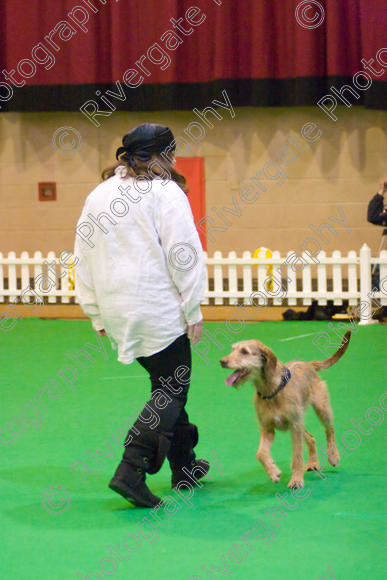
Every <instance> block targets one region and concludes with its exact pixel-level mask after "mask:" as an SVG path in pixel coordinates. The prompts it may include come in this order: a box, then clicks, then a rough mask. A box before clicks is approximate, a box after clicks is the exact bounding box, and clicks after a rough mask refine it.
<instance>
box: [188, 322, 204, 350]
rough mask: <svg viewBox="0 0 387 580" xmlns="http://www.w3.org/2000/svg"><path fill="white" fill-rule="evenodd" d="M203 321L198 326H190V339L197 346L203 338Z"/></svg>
mask: <svg viewBox="0 0 387 580" xmlns="http://www.w3.org/2000/svg"><path fill="white" fill-rule="evenodd" d="M202 330H203V319H202V320H201V321H200V322H197V323H196V324H192V325H191V326H188V338H189V339H191V340H192V342H193V344H197V343H198V342H199V340H200V338H201V336H202Z"/></svg>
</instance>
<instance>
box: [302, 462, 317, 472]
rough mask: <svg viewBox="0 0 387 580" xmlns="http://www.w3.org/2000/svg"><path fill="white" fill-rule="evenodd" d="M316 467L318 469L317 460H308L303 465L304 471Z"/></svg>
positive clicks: (314, 469)
mask: <svg viewBox="0 0 387 580" xmlns="http://www.w3.org/2000/svg"><path fill="white" fill-rule="evenodd" d="M317 469H319V463H318V461H317V460H312V461H310V460H309V461H308V463H306V464H305V467H304V470H305V471H316V470H317Z"/></svg>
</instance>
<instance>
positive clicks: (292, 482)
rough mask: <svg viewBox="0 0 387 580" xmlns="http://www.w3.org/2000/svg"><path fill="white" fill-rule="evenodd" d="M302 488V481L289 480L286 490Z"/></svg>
mask: <svg viewBox="0 0 387 580" xmlns="http://www.w3.org/2000/svg"><path fill="white" fill-rule="evenodd" d="M302 487H304V482H303V481H297V480H295V479H293V478H292V479H291V480H290V481H289V483H288V488H289V489H301V488H302Z"/></svg>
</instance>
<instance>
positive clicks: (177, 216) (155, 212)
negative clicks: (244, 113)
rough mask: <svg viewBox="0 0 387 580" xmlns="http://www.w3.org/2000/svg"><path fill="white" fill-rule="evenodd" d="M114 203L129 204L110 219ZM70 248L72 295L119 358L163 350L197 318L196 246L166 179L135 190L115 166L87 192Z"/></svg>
mask: <svg viewBox="0 0 387 580" xmlns="http://www.w3.org/2000/svg"><path fill="white" fill-rule="evenodd" d="M164 183H165V182H164ZM129 186H130V187H129ZM119 187H121V189H119ZM140 188H141V190H143V191H146V190H147V189H148V188H150V190H149V191H147V193H141V192H140ZM129 196H130V198H129ZM114 200H122V201H123V202H124V204H126V206H127V207H129V210H128V211H127V212H126V215H122V216H121V217H118V216H117V214H118V213H120V214H121V213H122V214H124V213H125V205H124V204H123V203H121V202H120V201H114ZM112 202H113V203H112ZM101 212H104V213H105V216H100V214H101ZM106 214H107V216H109V218H110V220H111V222H113V223H111V222H110V221H109V219H108V218H107V217H106ZM90 215H91V216H92V217H94V220H95V221H93V220H92V219H91V218H90ZM98 216H99V220H98V222H99V224H100V226H98V225H97V223H96V221H97V218H98ZM85 222H86V223H87V224H89V225H88V226H85V225H84V226H83V227H80V226H81V224H82V223H85ZM114 222H115V225H113V224H114ZM101 228H102V229H101ZM92 230H94V231H92ZM103 230H104V231H103ZM78 232H80V233H81V234H83V237H81V236H79V235H78ZM84 237H86V238H87V240H85V239H84ZM187 244H189V245H187ZM91 246H93V247H91ZM74 252H75V256H76V257H77V258H78V262H77V264H76V282H75V290H76V297H77V300H78V302H79V304H80V305H81V307H82V310H83V311H84V313H85V314H86V315H87V316H88V317H89V318H90V319H91V321H92V324H93V327H94V329H95V330H101V329H103V328H104V329H105V331H106V333H107V335H108V336H109V338H110V340H111V343H112V346H113V347H114V348H117V349H118V360H119V361H121V362H122V363H125V364H130V363H131V362H132V361H133V360H134V359H135V358H137V357H139V356H150V355H152V354H154V353H156V352H159V351H160V350H163V349H164V348H166V347H167V346H169V345H170V344H171V343H172V342H173V341H174V340H175V339H176V338H178V337H179V336H181V335H182V334H184V332H186V331H187V325H192V324H196V323H197V322H199V321H200V320H201V318H202V315H201V311H200V304H201V302H203V300H204V291H205V280H206V272H205V265H204V257H203V250H202V246H201V243H200V239H199V236H198V233H197V231H196V228H195V225H194V221H193V216H192V212H191V208H190V205H189V202H188V199H187V196H186V195H185V193H184V192H183V191H182V189H181V188H180V187H179V186H178V185H177V184H176V183H174V182H173V181H168V182H167V183H165V185H163V181H162V180H161V179H154V180H152V181H145V180H141V181H139V182H138V185H137V190H136V189H135V187H134V179H133V178H127V179H124V178H123V176H122V170H121V168H118V169H117V170H116V174H115V175H114V176H113V177H111V178H110V179H107V180H106V181H104V182H102V183H101V184H100V185H98V186H97V187H96V188H95V189H94V190H93V191H92V192H91V193H90V195H89V196H88V197H87V199H86V202H85V205H84V208H83V210H82V214H81V217H80V218H79V221H78V224H77V235H76V241H75V250H74Z"/></svg>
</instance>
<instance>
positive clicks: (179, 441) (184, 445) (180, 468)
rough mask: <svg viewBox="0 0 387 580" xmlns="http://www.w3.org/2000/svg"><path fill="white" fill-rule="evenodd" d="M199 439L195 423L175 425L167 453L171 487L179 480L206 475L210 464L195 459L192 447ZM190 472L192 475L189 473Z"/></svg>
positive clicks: (194, 478)
mask: <svg viewBox="0 0 387 580" xmlns="http://www.w3.org/2000/svg"><path fill="white" fill-rule="evenodd" d="M198 441H199V433H198V428H197V427H196V425H193V424H192V423H188V424H187V425H181V426H179V427H177V429H176V431H175V434H174V437H173V439H172V442H171V448H170V450H169V453H168V460H169V464H170V466H171V470H172V487H176V485H178V484H179V483H180V482H181V481H188V483H191V482H192V481H193V480H196V481H197V480H199V479H201V478H202V477H204V476H205V475H207V473H208V471H209V469H210V464H209V462H208V461H206V460H205V459H196V456H195V453H194V450H193V448H194V447H195V446H196V445H197V443H198ZM191 473H192V477H191V478H190V477H189V474H191ZM196 481H194V484H196Z"/></svg>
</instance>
